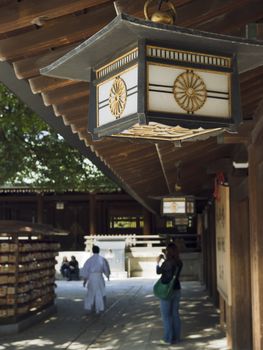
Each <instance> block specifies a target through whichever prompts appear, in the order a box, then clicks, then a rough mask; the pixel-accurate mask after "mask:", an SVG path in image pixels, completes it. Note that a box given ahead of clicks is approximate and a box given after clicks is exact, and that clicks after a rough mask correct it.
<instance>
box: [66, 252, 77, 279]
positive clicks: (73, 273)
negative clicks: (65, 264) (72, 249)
mask: <svg viewBox="0 0 263 350" xmlns="http://www.w3.org/2000/svg"><path fill="white" fill-rule="evenodd" d="M68 279H69V280H79V263H78V261H77V259H76V258H75V256H74V255H73V256H72V257H71V260H70V262H69V278H68Z"/></svg>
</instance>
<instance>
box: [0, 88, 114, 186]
mask: <svg viewBox="0 0 263 350" xmlns="http://www.w3.org/2000/svg"><path fill="white" fill-rule="evenodd" d="M14 185H15V186H28V187H35V188H36V187H37V188H42V189H44V188H47V189H53V190H56V191H67V190H76V191H90V190H99V189H101V190H103V189H107V190H114V189H117V186H116V185H115V184H114V183H113V182H111V181H110V180H109V179H108V178H107V177H105V176H104V175H103V174H102V173H101V172H100V171H99V170H98V169H97V168H96V167H95V166H94V165H93V164H92V163H91V162H89V160H88V159H87V158H85V157H84V156H83V155H81V154H80V152H79V151H78V150H76V149H74V148H72V147H71V146H69V145H68V144H67V143H66V141H65V140H64V139H63V138H62V137H61V136H60V135H59V134H58V133H57V132H55V131H54V130H53V129H52V128H51V127H50V126H49V125H47V124H46V123H45V122H44V121H43V120H41V119H40V118H39V117H38V116H37V115H36V114H34V113H33V112H32V111H31V110H30V109H29V108H28V107H27V106H26V105H25V104H24V103H22V102H21V101H20V100H19V99H18V98H17V97H16V96H15V95H14V94H13V93H11V92H10V91H9V90H8V89H7V88H6V87H4V86H3V85H0V186H14Z"/></svg>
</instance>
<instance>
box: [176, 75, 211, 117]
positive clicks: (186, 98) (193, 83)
mask: <svg viewBox="0 0 263 350" xmlns="http://www.w3.org/2000/svg"><path fill="white" fill-rule="evenodd" d="M173 93H174V98H175V100H176V102H177V103H178V105H179V106H180V107H181V108H183V109H184V110H185V111H187V112H188V113H193V112H195V111H197V110H198V109H200V108H201V107H202V106H203V105H204V103H205V101H206V98H207V90H206V86H205V83H204V81H203V79H202V78H200V77H199V75H197V74H196V73H194V72H193V71H186V72H184V73H182V74H180V75H179V76H178V77H177V78H176V80H175V82H174V88H173Z"/></svg>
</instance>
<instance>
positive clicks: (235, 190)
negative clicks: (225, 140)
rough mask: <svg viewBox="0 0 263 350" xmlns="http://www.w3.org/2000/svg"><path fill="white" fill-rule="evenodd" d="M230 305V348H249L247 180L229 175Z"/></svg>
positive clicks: (249, 294)
mask: <svg viewBox="0 0 263 350" xmlns="http://www.w3.org/2000/svg"><path fill="white" fill-rule="evenodd" d="M230 197H231V198H230V215H231V216H230V252H231V253H230V260H231V300H232V302H231V307H229V308H228V309H227V316H228V317H227V318H228V320H229V321H228V320H227V328H228V333H229V334H230V335H231V344H229V345H232V348H233V349H235V350H244V349H246V350H252V324H251V280H250V250H249V240H250V230H249V201H248V181H247V177H246V174H245V176H240V175H239V176H238V177H231V178H230Z"/></svg>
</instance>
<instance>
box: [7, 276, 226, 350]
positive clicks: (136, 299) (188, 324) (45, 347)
mask: <svg viewBox="0 0 263 350" xmlns="http://www.w3.org/2000/svg"><path fill="white" fill-rule="evenodd" d="M155 280H156V279H145V278H130V279H124V280H112V281H110V282H106V288H107V310H106V311H105V313H104V314H103V315H99V316H97V315H93V314H92V315H88V316H86V315H85V313H84V310H83V297H84V295H85V289H84V288H83V287H82V282H81V281H70V282H67V281H57V285H58V287H57V307H58V312H57V314H54V315H53V316H51V317H50V318H49V319H47V320H45V321H42V322H41V323H38V324H36V325H34V326H32V327H30V328H28V329H26V330H24V331H22V332H20V333H19V334H16V335H8V336H1V342H0V350H24V349H27V350H51V349H52V350H55V349H65V350H66V349H67V350H88V349H100V350H115V349H116V350H117V349H121V350H133V349H136V350H150V349H151V350H161V349H164V348H166V349H174V350H183V349H185V350H226V349H227V346H226V338H225V334H224V333H223V332H222V331H221V330H220V329H219V326H218V322H219V315H218V312H217V311H216V310H215V309H214V307H213V305H212V304H211V302H210V301H209V298H208V297H207V295H206V293H205V291H204V290H203V287H202V286H201V285H200V284H199V283H198V282H183V283H182V301H181V318H182V342H181V343H180V344H178V345H173V346H168V345H160V344H159V340H160V339H161V338H162V323H161V320H160V315H159V314H160V311H159V302H158V300H157V299H156V298H155V297H154V296H153V294H152V286H153V284H154V282H155Z"/></svg>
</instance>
